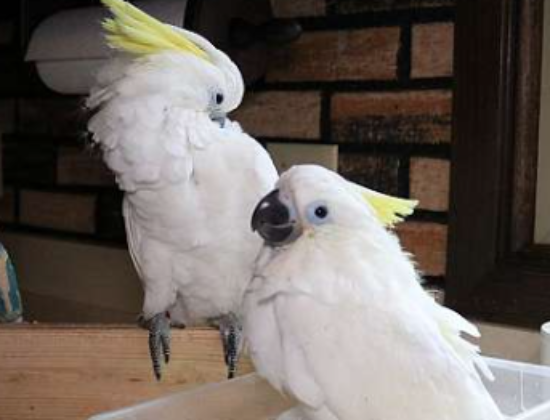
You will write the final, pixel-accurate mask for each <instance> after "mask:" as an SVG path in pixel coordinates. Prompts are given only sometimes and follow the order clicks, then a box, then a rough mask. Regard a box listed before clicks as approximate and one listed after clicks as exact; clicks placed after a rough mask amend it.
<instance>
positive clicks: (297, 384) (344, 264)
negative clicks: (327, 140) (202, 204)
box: [244, 166, 502, 420]
mask: <svg viewBox="0 0 550 420" xmlns="http://www.w3.org/2000/svg"><path fill="white" fill-rule="evenodd" d="M414 205H415V202H412V201H407V200H402V199H396V198H393V197H388V196H384V195H381V194H379V193H376V192H374V191H371V190H368V189H365V188H362V187H360V186H358V185H356V184H352V183H351V182H348V181H346V180H345V179H344V178H342V177H340V176H339V175H337V174H335V173H333V172H330V171H328V170H326V169H322V168H320V167H317V166H297V167H294V168H291V169H290V170H289V171H287V172H285V173H284V174H283V175H282V176H281V178H280V180H279V181H278V183H277V185H276V187H275V190H274V191H273V192H271V193H270V194H268V195H267V196H266V197H265V198H264V199H263V200H261V201H260V203H259V204H258V206H257V208H256V210H255V212H254V215H253V218H252V226H253V228H254V229H255V230H257V231H258V233H259V234H260V235H261V236H262V237H263V238H264V240H265V243H266V246H265V249H264V250H263V251H262V253H261V256H260V257H259V260H258V269H257V273H256V275H255V277H254V279H253V281H252V282H251V283H250V285H249V288H248V290H247V292H246V294H245V301H244V307H245V309H244V333H245V339H246V341H247V343H248V347H249V351H250V355H251V357H252V360H253V362H254V364H255V366H256V368H257V370H258V372H259V374H260V375H262V376H264V377H265V378H266V379H267V380H268V381H269V382H270V383H271V384H272V385H273V386H274V387H275V388H276V389H278V390H280V391H281V392H283V393H286V394H289V395H291V396H292V397H294V398H295V399H296V400H297V401H298V405H297V406H296V407H295V408H293V409H292V410H290V411H288V412H286V413H284V414H283V415H282V418H284V419H285V420H289V419H304V420H306V419H307V420H501V419H502V416H501V414H500V412H499V410H498V408H497V406H496V405H495V403H494V402H493V400H492V399H491V397H490V395H489V393H488V392H487V391H486V389H485V388H484V386H483V384H482V381H481V379H480V376H479V374H478V371H477V370H476V366H477V367H479V368H481V370H482V372H484V374H487V375H490V372H489V370H488V368H487V366H486V365H485V364H484V362H483V360H482V359H481V357H480V356H479V354H478V351H477V347H475V346H474V345H473V344H470V343H469V342H468V341H466V340H464V339H463V338H461V336H460V334H461V333H462V332H465V333H467V334H469V335H472V336H478V335H479V334H478V331H477V329H476V328H475V327H474V326H473V325H472V324H470V323H469V322H468V321H466V320H465V319H463V318H462V317H461V316H460V315H458V314H457V313H455V312H453V311H451V310H450V309H447V308H444V307H443V306H440V305H438V304H437V303H435V302H434V301H433V300H432V299H431V298H430V297H429V296H428V295H427V294H426V293H425V292H424V291H423V289H422V287H421V285H420V282H419V276H418V274H417V272H416V270H415V268H414V265H413V263H412V262H411V260H410V258H409V256H408V255H407V254H406V253H405V252H404V251H403V250H402V248H401V246H400V244H399V241H398V239H397V237H396V236H395V234H393V233H392V232H391V231H390V230H389V229H387V226H388V225H392V224H393V223H395V222H398V221H399V220H400V219H401V216H405V215H407V214H409V213H411V212H412V209H413V207H414Z"/></svg>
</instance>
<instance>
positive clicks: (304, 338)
mask: <svg viewBox="0 0 550 420" xmlns="http://www.w3.org/2000/svg"><path fill="white" fill-rule="evenodd" d="M394 305H395V306H394ZM276 314H277V322H278V323H279V329H280V331H281V335H282V339H281V340H282V343H283V353H284V356H283V357H284V370H285V378H286V385H285V389H287V391H288V392H289V393H291V394H292V395H294V396H295V397H296V398H297V399H298V400H300V401H302V402H303V403H304V404H306V405H308V406H311V407H312V408H315V409H319V408H321V407H322V406H326V407H327V408H328V409H329V410H330V411H331V412H332V413H333V414H334V415H335V416H336V417H337V418H339V419H340V420H371V419H372V420H375V419H384V420H402V419H404V418H407V419H408V420H427V419H429V420H432V419H434V420H497V419H501V417H500V413H499V412H498V409H497V408H496V406H495V405H494V403H493V401H492V400H491V398H490V397H489V395H488V393H487V392H486V391H485V389H484V387H483V385H482V384H481V382H480V381H479V378H478V377H477V376H474V375H471V374H470V372H469V371H468V370H466V369H465V368H464V366H463V364H462V363H460V362H459V361H457V358H456V357H455V355H454V354H453V353H452V351H450V348H449V346H448V344H447V342H446V341H445V340H444V339H443V337H442V335H441V334H440V333H439V331H438V326H437V325H436V324H434V323H433V322H431V321H430V320H429V319H428V318H427V317H424V316H422V315H421V314H419V313H418V311H417V308H413V307H407V306H406V304H405V303H404V302H395V303H392V302H387V301H385V302H381V303H380V306H378V307H370V308H369V307H366V306H356V305H355V304H353V303H349V302H346V301H342V302H341V303H340V304H338V305H327V304H326V302H324V303H319V302H318V301H316V300H315V299H314V298H312V297H310V296H307V295H298V296H292V295H284V294H283V295H280V296H278V297H277V298H276ZM388 314H390V315H388Z"/></svg>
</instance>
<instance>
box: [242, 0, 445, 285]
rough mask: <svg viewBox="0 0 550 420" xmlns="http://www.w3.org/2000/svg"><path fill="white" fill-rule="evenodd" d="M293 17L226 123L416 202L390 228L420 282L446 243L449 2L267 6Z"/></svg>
mask: <svg viewBox="0 0 550 420" xmlns="http://www.w3.org/2000/svg"><path fill="white" fill-rule="evenodd" d="M272 3H273V6H274V9H275V13H276V14H277V15H278V16H280V17H297V18H299V20H300V22H301V23H302V25H303V27H304V29H305V32H304V34H303V36H302V37H301V38H300V40H299V41H297V42H296V43H294V44H292V45H290V46H288V47H286V48H283V49H277V50H274V51H272V54H271V60H270V68H269V70H268V73H267V75H266V77H265V80H264V81H262V83H259V84H258V85H257V86H255V87H254V89H253V92H250V93H249V94H248V95H247V96H246V98H245V102H244V104H243V106H242V107H241V108H240V109H239V110H238V111H237V112H236V113H235V118H236V119H238V120H239V121H241V123H242V125H243V126H244V127H245V129H246V130H248V131H249V132H250V133H252V134H253V135H255V136H256V137H258V138H259V139H261V140H262V141H263V142H270V141H277V142H281V141H283V142H285V141H287V142H298V143H308V144H317V143H320V144H337V145H338V146H339V170H340V172H341V173H342V174H343V175H345V176H346V177H348V178H350V179H351V180H353V181H355V182H358V183H361V184H364V185H366V186H368V187H371V188H375V189H378V190H380V191H384V192H387V193H390V194H397V195H401V196H405V197H406V196H411V197H415V198H417V199H419V200H420V209H419V211H418V212H417V213H416V215H415V216H413V217H412V218H411V219H410V221H409V222H407V223H404V224H402V225H401V226H400V227H399V229H398V230H397V232H398V234H399V235H400V237H401V239H402V241H403V244H404V246H405V247H406V248H407V249H408V250H409V251H411V252H412V253H413V254H415V256H416V259H417V260H418V264H419V267H420V269H421V270H422V271H423V272H424V273H425V275H426V277H427V278H428V280H429V281H432V282H435V283H439V284H442V280H443V276H444V273H445V264H446V261H445V255H446V247H447V226H446V223H447V211H448V194H449V166H450V147H451V145H450V141H451V101H452V82H453V81H452V71H453V70H452V67H453V63H452V57H453V30H454V28H453V19H454V9H453V5H454V2H453V1H450V0H372V1H365V0H338V1H334V0H304V1H299V2H298V1H293V0H272Z"/></svg>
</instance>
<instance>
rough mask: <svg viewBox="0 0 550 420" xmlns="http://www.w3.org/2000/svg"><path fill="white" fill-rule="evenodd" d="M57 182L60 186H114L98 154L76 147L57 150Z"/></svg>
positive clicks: (110, 175)
mask: <svg viewBox="0 0 550 420" xmlns="http://www.w3.org/2000/svg"><path fill="white" fill-rule="evenodd" d="M57 182H58V183H59V184H60V185H99V186H102V185H115V179H114V176H113V174H112V172H111V171H109V169H108V168H107V167H106V166H105V164H104V163H103V161H102V159H101V156H99V154H94V153H93V152H92V151H90V150H82V149H79V148H76V147H62V148H60V149H59V150H58V157H57Z"/></svg>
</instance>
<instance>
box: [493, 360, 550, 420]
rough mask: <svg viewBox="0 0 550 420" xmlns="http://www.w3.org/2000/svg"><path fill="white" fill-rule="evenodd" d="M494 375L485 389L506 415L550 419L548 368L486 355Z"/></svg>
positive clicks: (516, 419) (528, 419)
mask: <svg viewBox="0 0 550 420" xmlns="http://www.w3.org/2000/svg"><path fill="white" fill-rule="evenodd" d="M486 360H487V362H488V364H489V366H490V367H491V370H492V371H493V373H494V375H495V381H494V382H486V386H487V389H488V390H489V392H490V393H491V395H492V396H493V398H494V399H495V401H496V403H497V404H498V406H499V407H500V410H501V411H502V413H503V414H505V415H506V416H509V417H511V418H512V419H514V420H550V368H549V367H547V366H540V365H533V364H529V363H521V362H512V361H509V360H502V359H492V358H486Z"/></svg>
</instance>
